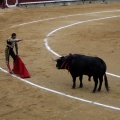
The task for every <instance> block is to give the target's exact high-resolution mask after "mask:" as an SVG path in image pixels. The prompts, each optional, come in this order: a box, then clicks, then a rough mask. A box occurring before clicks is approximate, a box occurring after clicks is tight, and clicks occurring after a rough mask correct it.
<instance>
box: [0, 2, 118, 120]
mask: <svg viewBox="0 0 120 120" xmlns="http://www.w3.org/2000/svg"><path fill="white" fill-rule="evenodd" d="M118 10H119V11H118ZM105 11H106V12H105ZM70 15H71V16H70ZM113 16H114V17H113ZM118 16H119V17H118ZM107 17H109V18H107ZM110 17H111V18H110ZM50 18H51V19H50ZM98 18H104V19H101V20H96V19H98ZM93 19H94V20H93ZM87 20H89V22H88V21H87ZM90 20H91V21H90ZM33 21H34V22H33ZM35 21H36V22H35ZM81 21H87V22H84V23H82V22H81ZM30 22H31V23H30ZM78 22H81V23H79V24H76V25H71V24H75V23H78ZM23 23H27V24H23ZM20 24H22V25H20ZM17 25H19V26H17ZM68 25H71V26H69V27H65V26H68ZM61 27H64V28H63V29H59V30H58V28H61ZM55 30H56V32H54V33H53V34H52V35H50V36H47V35H48V34H49V33H50V32H52V31H55ZM13 32H16V33H17V37H18V38H22V39H23V41H22V42H19V56H20V57H21V58H22V60H23V61H24V63H25V65H26V67H27V69H28V71H29V72H30V74H31V78H28V79H26V80H27V81H30V82H32V83H34V84H37V85H38V86H42V87H45V88H49V89H51V90H55V91H59V92H62V93H64V94H67V95H71V96H74V97H78V98H82V99H84V100H90V101H92V102H98V103H101V104H104V105H108V106H114V107H117V108H119V110H115V109H111V108H109V107H108V108H107V107H104V106H98V105H95V104H94V103H86V102H83V101H79V100H75V99H72V98H68V97H66V96H63V95H59V94H55V93H53V92H50V91H47V90H43V89H41V88H38V87H37V86H32V85H30V84H27V83H25V82H23V81H20V80H19V79H17V78H15V77H14V76H11V75H10V74H8V73H5V72H3V71H1V70H0V120H48V119H49V120H120V78H117V77H114V76H110V75H107V76H108V82H109V86H110V92H109V93H108V92H107V91H106V89H105V87H104V82H103V86H102V90H101V92H96V93H95V94H94V93H92V89H93V86H94V82H93V80H92V81H91V82H89V81H88V78H87V77H86V76H84V80H83V88H78V87H79V81H78V80H77V87H76V89H75V90H73V89H71V87H72V78H71V76H70V74H68V71H66V70H57V69H56V67H55V65H56V63H55V62H54V61H52V59H51V58H52V57H53V58H57V56H56V55H54V54H53V53H51V52H50V51H48V50H47V49H46V46H45V42H44V40H45V39H46V38H47V40H48V45H49V46H50V48H51V49H52V50H53V51H55V52H56V53H57V54H59V55H68V54H69V53H79V54H85V55H91V56H99V57H101V58H102V59H103V60H104V61H105V62H106V64H107V72H109V73H112V74H116V75H120V55H119V54H120V2H118V3H108V4H85V5H80V4H78V5H72V6H58V7H43V8H9V9H5V10H0V68H2V69H4V70H7V67H6V65H5V57H4V49H5V46H6V43H5V40H6V39H7V38H8V37H9V36H10V35H11V33H13ZM10 64H11V67H12V59H10Z"/></svg>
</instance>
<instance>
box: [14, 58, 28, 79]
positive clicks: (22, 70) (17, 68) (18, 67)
mask: <svg viewBox="0 0 120 120" xmlns="http://www.w3.org/2000/svg"><path fill="white" fill-rule="evenodd" d="M13 72H14V74H18V75H20V77H21V78H29V77H30V74H29V72H28V70H27V68H26V67H25V65H24V63H23V62H22V60H21V59H20V57H19V56H16V61H15V62H14V65H13Z"/></svg>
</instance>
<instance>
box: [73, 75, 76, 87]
mask: <svg viewBox="0 0 120 120" xmlns="http://www.w3.org/2000/svg"><path fill="white" fill-rule="evenodd" d="M75 87H76V77H73V86H72V88H73V89H75Z"/></svg>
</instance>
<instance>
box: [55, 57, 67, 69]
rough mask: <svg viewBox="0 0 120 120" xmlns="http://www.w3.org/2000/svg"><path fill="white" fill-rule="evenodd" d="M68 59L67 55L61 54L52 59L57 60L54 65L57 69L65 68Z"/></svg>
mask: <svg viewBox="0 0 120 120" xmlns="http://www.w3.org/2000/svg"><path fill="white" fill-rule="evenodd" d="M68 59H69V56H62V57H59V58H57V59H53V60H54V61H56V62H57V64H56V67H57V68H58V69H67V68H68Z"/></svg>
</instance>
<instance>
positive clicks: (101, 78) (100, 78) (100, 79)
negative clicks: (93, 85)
mask: <svg viewBox="0 0 120 120" xmlns="http://www.w3.org/2000/svg"><path fill="white" fill-rule="evenodd" d="M102 82H103V76H102V77H99V88H98V91H100V90H101V87H102Z"/></svg>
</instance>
